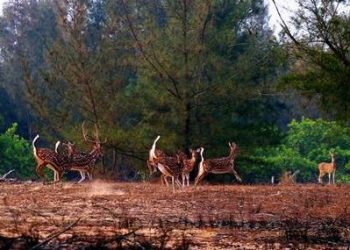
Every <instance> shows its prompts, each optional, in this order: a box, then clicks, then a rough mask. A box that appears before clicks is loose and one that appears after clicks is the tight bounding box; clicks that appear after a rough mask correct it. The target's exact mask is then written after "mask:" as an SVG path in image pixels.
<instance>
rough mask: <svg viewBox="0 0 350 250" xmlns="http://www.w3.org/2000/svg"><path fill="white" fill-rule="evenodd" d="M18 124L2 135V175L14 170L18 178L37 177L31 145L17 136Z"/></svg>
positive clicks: (0, 162)
mask: <svg viewBox="0 0 350 250" xmlns="http://www.w3.org/2000/svg"><path fill="white" fill-rule="evenodd" d="M16 130H17V123H13V124H12V126H11V127H10V128H8V129H7V131H6V132H5V133H3V134H1V135H0V174H4V173H6V172H7V171H9V170H11V169H14V170H15V174H16V177H18V178H21V179H29V178H33V177H35V176H36V175H35V171H34V158H33V154H32V149H31V145H30V144H29V143H28V141H26V140H25V139H23V138H22V137H20V136H19V135H17V134H16Z"/></svg>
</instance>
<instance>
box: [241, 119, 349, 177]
mask: <svg viewBox="0 0 350 250" xmlns="http://www.w3.org/2000/svg"><path fill="white" fill-rule="evenodd" d="M330 151H335V152H336V155H337V158H336V163H337V174H336V176H337V180H338V181H340V182H347V181H348V180H350V131H349V129H348V128H347V127H345V126H342V125H341V124H339V123H337V122H328V121H324V120H322V119H317V120H312V119H306V118H304V119H302V120H301V121H300V122H297V121H295V120H293V121H292V122H291V123H290V124H289V126H288V132H287V134H286V137H285V138H284V140H283V143H282V144H281V145H279V146H277V147H274V148H272V147H262V148H258V149H257V150H255V152H254V153H253V155H252V156H250V157H248V159H247V160H248V161H249V165H250V166H251V167H249V168H248V167H247V169H245V171H244V175H245V177H247V179H248V180H249V181H251V182H267V181H270V179H271V176H276V177H277V176H281V174H282V173H283V172H284V171H293V172H294V171H296V170H299V171H300V173H299V174H298V181H301V182H315V181H317V176H318V167H317V166H318V163H320V162H330V161H331V157H330V154H329V152H330Z"/></svg>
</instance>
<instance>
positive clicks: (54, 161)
mask: <svg viewBox="0 0 350 250" xmlns="http://www.w3.org/2000/svg"><path fill="white" fill-rule="evenodd" d="M38 139H39V135H37V136H35V138H34V139H33V141H32V146H33V154H34V158H35V160H36V163H37V166H36V169H35V171H36V173H37V175H38V176H39V177H40V179H42V180H43V183H44V184H46V183H47V177H46V175H45V174H44V168H45V167H48V168H49V169H51V170H52V171H53V172H54V183H56V182H59V181H60V180H61V177H62V175H63V172H64V168H65V166H66V165H67V164H68V159H67V158H66V157H63V156H61V155H59V154H58V153H57V147H56V148H55V150H56V151H54V150H52V149H49V148H37V147H36V146H35V142H36V141H37V140H38ZM56 146H57V143H56Z"/></svg>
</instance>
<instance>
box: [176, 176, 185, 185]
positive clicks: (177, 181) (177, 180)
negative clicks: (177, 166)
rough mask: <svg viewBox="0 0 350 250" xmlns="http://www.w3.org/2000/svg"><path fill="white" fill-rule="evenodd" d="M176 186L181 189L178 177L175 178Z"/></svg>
mask: <svg viewBox="0 0 350 250" xmlns="http://www.w3.org/2000/svg"><path fill="white" fill-rule="evenodd" d="M175 180H176V185H177V186H178V187H179V188H181V187H183V186H182V185H181V182H180V181H179V177H178V176H176V179H175Z"/></svg>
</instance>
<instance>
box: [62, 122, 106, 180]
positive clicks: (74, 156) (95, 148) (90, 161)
mask: <svg viewBox="0 0 350 250" xmlns="http://www.w3.org/2000/svg"><path fill="white" fill-rule="evenodd" d="M82 132H83V138H84V140H85V141H86V142H90V143H92V149H91V151H90V152H88V153H86V152H79V151H77V150H76V148H75V146H74V144H72V143H67V144H65V146H66V147H67V150H68V159H69V164H68V165H67V167H66V169H65V170H66V171H78V172H79V173H80V176H81V178H80V180H79V181H78V183H81V182H82V181H84V180H85V174H87V175H88V177H89V179H90V180H91V179H92V170H93V167H94V165H95V163H96V161H97V160H98V159H99V158H100V157H102V156H103V153H102V147H101V145H103V144H105V143H106V142H107V139H106V140H105V141H104V142H101V141H100V139H99V131H98V128H97V126H96V125H95V132H94V137H90V136H89V135H88V133H87V130H86V128H85V122H83V123H82Z"/></svg>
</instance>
